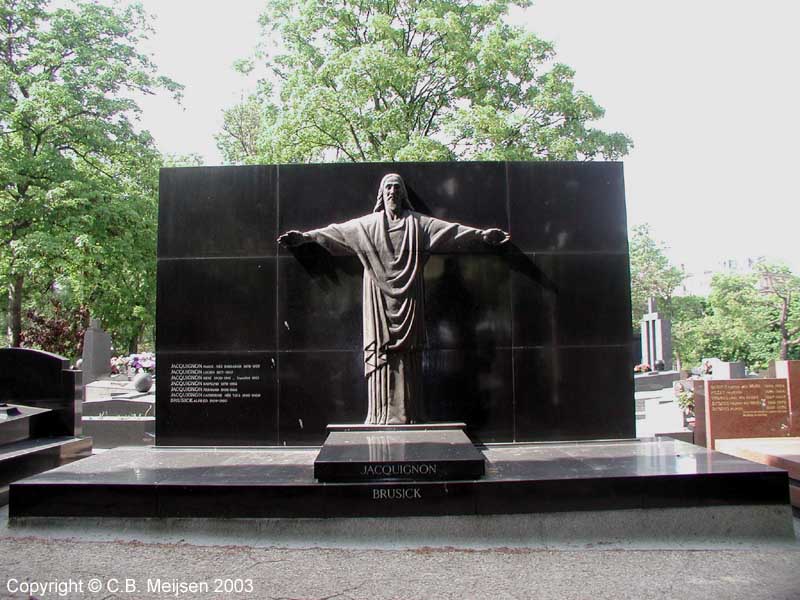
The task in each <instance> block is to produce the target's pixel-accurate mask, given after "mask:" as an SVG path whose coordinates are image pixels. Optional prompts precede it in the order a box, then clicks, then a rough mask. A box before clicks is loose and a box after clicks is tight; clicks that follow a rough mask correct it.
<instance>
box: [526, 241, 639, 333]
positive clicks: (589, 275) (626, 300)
mask: <svg viewBox="0 0 800 600" xmlns="http://www.w3.org/2000/svg"><path fill="white" fill-rule="evenodd" d="M526 256H527V257H528V259H529V260H530V261H531V262H532V263H533V266H532V269H531V271H530V272H528V273H523V272H519V271H518V272H515V273H514V274H513V276H512V277H513V279H512V280H513V285H512V303H513V307H514V346H516V347H524V346H540V345H550V344H554V345H595V344H603V345H607V344H627V343H629V342H630V337H631V331H630V284H629V271H628V256H627V255H626V254H564V255H557V254H545V255H526Z"/></svg>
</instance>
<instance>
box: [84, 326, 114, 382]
mask: <svg viewBox="0 0 800 600" xmlns="http://www.w3.org/2000/svg"><path fill="white" fill-rule="evenodd" d="M81 366H82V370H83V383H84V385H86V384H88V383H91V382H93V381H97V380H98V379H102V378H103V377H108V376H110V375H111V336H110V335H108V334H107V333H106V332H105V331H103V330H102V329H101V328H100V321H98V320H97V319H92V320H91V321H90V322H89V329H87V330H86V333H85V334H84V336H83V363H82V365H81Z"/></svg>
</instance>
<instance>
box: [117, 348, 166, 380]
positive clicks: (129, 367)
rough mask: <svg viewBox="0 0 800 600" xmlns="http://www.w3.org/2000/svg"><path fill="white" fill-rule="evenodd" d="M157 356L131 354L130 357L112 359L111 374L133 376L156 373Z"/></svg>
mask: <svg viewBox="0 0 800 600" xmlns="http://www.w3.org/2000/svg"><path fill="white" fill-rule="evenodd" d="M155 370H156V355H155V354H153V353H152V352H142V353H141V354H131V355H129V356H114V357H112V358H111V373H112V374H113V375H131V374H133V373H150V374H153V373H155Z"/></svg>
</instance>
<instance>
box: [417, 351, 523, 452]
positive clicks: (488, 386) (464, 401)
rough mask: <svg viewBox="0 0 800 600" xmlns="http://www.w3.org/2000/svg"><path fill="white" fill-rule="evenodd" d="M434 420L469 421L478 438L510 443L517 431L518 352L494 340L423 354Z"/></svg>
mask: <svg viewBox="0 0 800 600" xmlns="http://www.w3.org/2000/svg"><path fill="white" fill-rule="evenodd" d="M422 367H423V375H424V382H425V405H426V410H427V417H428V420H429V421H433V422H441V421H463V422H465V423H466V424H467V432H468V433H469V435H470V437H471V438H472V439H474V440H475V441H478V442H497V441H510V440H511V439H512V438H513V435H514V433H513V432H514V387H513V386H514V377H513V373H514V371H513V364H512V351H511V350H510V349H508V348H497V347H495V346H493V345H491V344H486V345H479V346H475V347H472V348H464V349H461V350H429V351H427V352H425V353H424V355H423V364H422Z"/></svg>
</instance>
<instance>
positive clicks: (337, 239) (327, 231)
mask: <svg viewBox="0 0 800 600" xmlns="http://www.w3.org/2000/svg"><path fill="white" fill-rule="evenodd" d="M354 222H355V220H354V221H348V222H346V223H335V224H333V225H328V226H327V227H322V228H321V229H312V230H310V231H296V230H292V231H287V232H286V233H284V234H283V235H280V236H279V237H278V243H279V244H282V245H284V246H286V247H288V248H294V247H296V246H300V245H302V244H309V243H311V242H316V243H317V244H319V245H320V246H322V247H323V248H325V249H326V250H327V251H328V252H330V253H331V254H333V255H344V254H353V253H354V247H353V245H354V244H355V243H356V236H355V235H354V233H353V232H354V225H353V224H354Z"/></svg>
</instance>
